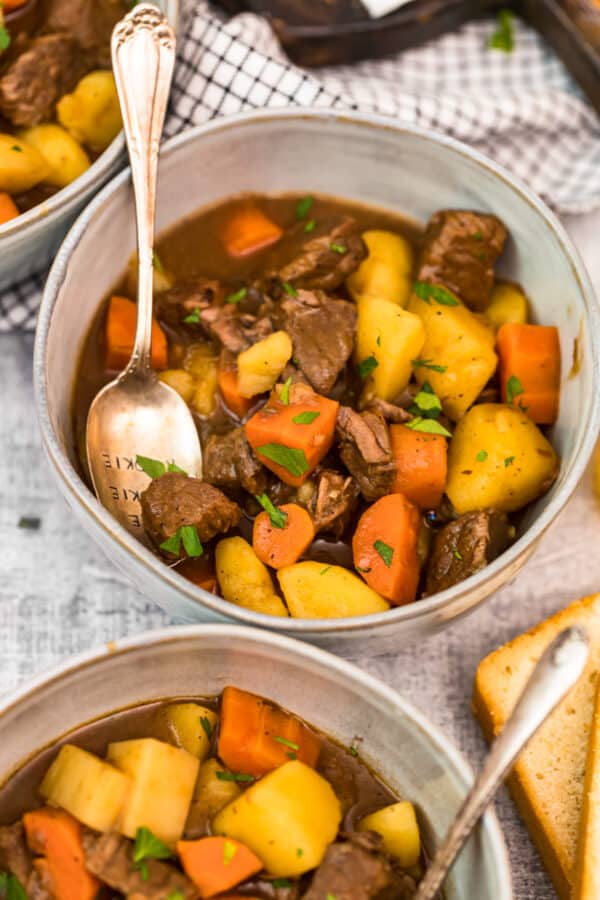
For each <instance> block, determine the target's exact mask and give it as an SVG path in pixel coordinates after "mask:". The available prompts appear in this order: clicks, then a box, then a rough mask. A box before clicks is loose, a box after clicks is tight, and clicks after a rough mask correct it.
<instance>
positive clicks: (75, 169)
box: [19, 124, 91, 188]
mask: <svg viewBox="0 0 600 900" xmlns="http://www.w3.org/2000/svg"><path fill="white" fill-rule="evenodd" d="M19 136H20V137H21V138H22V140H24V141H25V142H26V143H27V144H31V146H32V147H35V149H36V150H38V151H39V152H40V153H41V155H42V156H43V157H44V159H45V160H46V162H47V163H48V166H49V172H48V174H47V175H46V176H45V178H44V181H46V182H47V183H48V184H53V185H54V186H55V187H58V188H63V187H66V186H67V185H68V184H71V182H72V181H75V179H76V178H79V176H80V175H83V173H84V172H85V171H86V169H89V167H90V165H91V163H90V158H89V156H88V155H87V153H86V152H85V150H84V149H83V147H82V146H81V144H78V143H77V141H76V140H75V138H74V137H72V136H71V135H70V134H69V132H68V131H65V129H64V128H61V126H60V125H52V124H46V125H34V127H33V128H28V129H26V130H25V131H22V132H21V133H20V135H19Z"/></svg>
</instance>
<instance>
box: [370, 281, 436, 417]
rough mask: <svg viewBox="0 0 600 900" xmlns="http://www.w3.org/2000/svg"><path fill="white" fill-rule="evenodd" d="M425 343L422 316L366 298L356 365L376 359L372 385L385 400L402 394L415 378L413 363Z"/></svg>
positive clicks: (372, 373)
mask: <svg viewBox="0 0 600 900" xmlns="http://www.w3.org/2000/svg"><path fill="white" fill-rule="evenodd" d="M424 343H425V328H424V327H423V323H422V322H421V319H420V318H419V316H416V315H414V313H412V312H407V311H406V310H404V309H401V308H400V307H399V306H398V305H397V304H396V303H391V302H390V301H389V300H383V299H380V298H379V297H364V298H363V299H362V300H360V301H359V304H358V328H357V336H356V351H355V353H356V362H357V363H358V364H359V365H360V364H361V363H362V362H364V360H368V359H370V358H374V359H375V360H376V361H377V365H376V366H375V367H374V368H373V369H372V370H371V374H370V376H369V383H370V386H372V388H373V390H374V392H375V393H376V394H377V396H378V397H381V399H382V400H390V401H391V400H393V399H394V398H395V397H397V396H398V394H401V393H402V391H403V390H404V388H405V387H406V386H407V384H408V382H409V381H410V378H411V376H412V365H411V363H412V360H413V359H416V358H417V357H418V356H419V354H420V352H421V350H422V347H423V344H424Z"/></svg>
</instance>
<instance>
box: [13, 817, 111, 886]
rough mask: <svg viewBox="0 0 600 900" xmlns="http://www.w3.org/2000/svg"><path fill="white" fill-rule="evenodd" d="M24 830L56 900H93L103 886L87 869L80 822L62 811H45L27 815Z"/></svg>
mask: <svg viewBox="0 0 600 900" xmlns="http://www.w3.org/2000/svg"><path fill="white" fill-rule="evenodd" d="M23 826H24V828H25V834H26V836H27V844H28V845H29V849H30V850H31V851H32V853H39V854H40V855H41V856H43V857H44V860H45V863H46V865H45V866H44V869H45V874H47V876H48V879H49V881H50V882H51V884H52V889H53V895H54V897H55V898H56V900H93V898H94V897H95V896H96V894H97V893H98V890H99V888H100V882H99V881H98V879H97V878H94V876H93V875H91V874H90V872H88V870H87V869H86V867H85V853H84V851H83V843H82V840H81V834H82V829H81V825H80V824H79V822H77V821H76V820H75V819H74V818H73V817H72V816H70V815H69V814H68V813H66V812H63V811H62V810H60V809H51V808H50V807H44V808H42V809H36V810H33V812H28V813H25V815H24V816H23Z"/></svg>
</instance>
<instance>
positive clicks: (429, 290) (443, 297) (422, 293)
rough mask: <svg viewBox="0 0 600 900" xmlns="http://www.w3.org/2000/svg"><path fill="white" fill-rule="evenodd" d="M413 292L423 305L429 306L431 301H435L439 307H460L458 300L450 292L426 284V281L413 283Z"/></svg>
mask: <svg viewBox="0 0 600 900" xmlns="http://www.w3.org/2000/svg"><path fill="white" fill-rule="evenodd" d="M413 291H414V292H415V294H416V295H417V297H418V298H419V299H420V300H424V301H425V303H429V304H431V301H432V300H435V302H436V303H439V304H440V306H460V304H459V302H458V300H457V299H456V297H453V296H452V294H451V293H450V291H447V290H446V289H445V288H442V287H437V286H436V285H435V284H428V283H427V282H426V281H415V283H414V284H413Z"/></svg>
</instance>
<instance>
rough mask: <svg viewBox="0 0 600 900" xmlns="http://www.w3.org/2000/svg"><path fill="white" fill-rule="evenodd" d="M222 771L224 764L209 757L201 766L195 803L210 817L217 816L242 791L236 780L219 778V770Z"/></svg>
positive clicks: (195, 792)
mask: <svg viewBox="0 0 600 900" xmlns="http://www.w3.org/2000/svg"><path fill="white" fill-rule="evenodd" d="M222 771H223V765H222V763H220V762H219V761H218V760H216V759H207V760H206V762H205V763H203V764H202V765H201V766H200V774H199V775H198V781H197V782H196V789H195V791H194V804H195V805H197V806H198V807H199V808H201V809H202V811H203V812H205V813H206V815H207V817H208V818H209V819H212V817H213V816H216V814H217V813H218V812H221V810H222V809H223V807H225V806H227V804H228V803H231V802H232V800H235V799H236V798H237V797H239V796H240V794H241V793H242V791H241V788H239V787H238V786H237V784H236V783H235V781H223V780H222V779H221V778H217V772H222Z"/></svg>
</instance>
